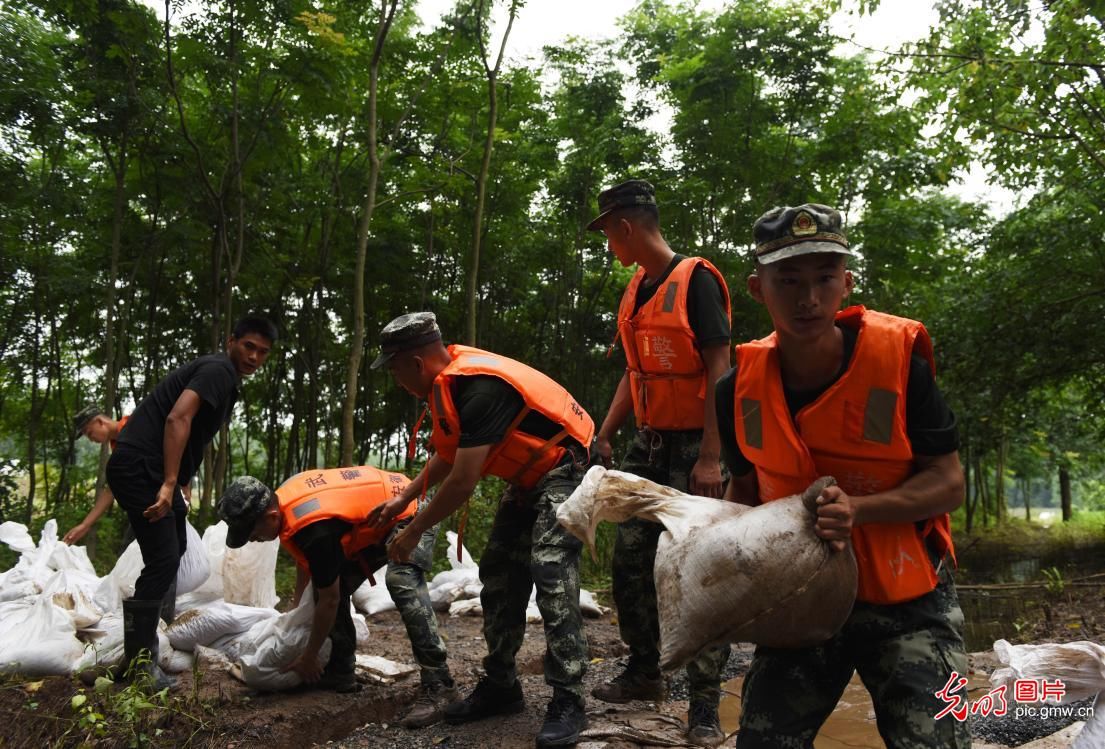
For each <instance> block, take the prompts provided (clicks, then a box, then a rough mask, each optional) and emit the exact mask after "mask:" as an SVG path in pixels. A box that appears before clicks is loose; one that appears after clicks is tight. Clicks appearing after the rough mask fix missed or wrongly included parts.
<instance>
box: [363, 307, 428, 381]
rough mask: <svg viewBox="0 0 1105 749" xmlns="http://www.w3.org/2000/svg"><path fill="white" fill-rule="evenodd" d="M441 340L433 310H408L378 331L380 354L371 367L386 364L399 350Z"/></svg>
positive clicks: (406, 349)
mask: <svg viewBox="0 0 1105 749" xmlns="http://www.w3.org/2000/svg"><path fill="white" fill-rule="evenodd" d="M440 340H441V328H439V327H438V326H437V317H436V316H435V315H434V313H433V312H410V313H407V314H405V315H400V316H399V317H397V318H395V319H394V320H392V321H391V322H389V323H388V324H387V325H385V326H384V329H383V330H381V331H380V349H381V351H380V355H379V356H377V357H376V361H374V362H372V369H379V368H380V367H382V366H384V365H385V364H387V362H388V360H389V359H391V357H393V356H395V355H396V354H398V353H399V352H400V351H409V350H410V349H413V348H418V347H419V346H425V345H426V344H427V343H433V342H434V341H440Z"/></svg>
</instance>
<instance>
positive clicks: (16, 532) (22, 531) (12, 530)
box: [0, 520, 35, 554]
mask: <svg viewBox="0 0 1105 749" xmlns="http://www.w3.org/2000/svg"><path fill="white" fill-rule="evenodd" d="M0 543H3V544H6V545H7V546H8V548H9V549H11V550H12V551H17V552H19V553H20V554H23V553H26V552H28V551H32V550H33V549H34V548H35V542H34V540H32V539H31V534H30V533H29V532H28V531H27V526H25V525H23V523H16V522H15V521H13V520H7V521H5V522H3V523H0Z"/></svg>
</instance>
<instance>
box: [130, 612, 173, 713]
mask: <svg viewBox="0 0 1105 749" xmlns="http://www.w3.org/2000/svg"><path fill="white" fill-rule="evenodd" d="M161 605H162V601H159V600H152V601H146V600H141V599H138V598H124V599H123V663H124V664H125V669H126V670H125V672H124V676H125V675H126V674H129V675H130V678H131V679H132V680H133V679H135V678H137V677H138V674H139V673H145V674H147V675H148V677H149V683H150V689H151V691H154V692H160V691H161V690H162V689H168V688H169V687H173V686H175V685H176V679H174V678H172V677H171V676H168V675H167V674H166V673H165V672H164V671H162V670H161V667H160V666H158V665H157V654H158V643H157V620H158V618H159V616H160V614H161ZM143 651H145V652H143ZM139 656H143V658H142V659H141V662H139V660H140V659H139ZM147 658H148V660H147Z"/></svg>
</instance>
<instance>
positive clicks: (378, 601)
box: [352, 565, 395, 616]
mask: <svg viewBox="0 0 1105 749" xmlns="http://www.w3.org/2000/svg"><path fill="white" fill-rule="evenodd" d="M387 571H388V568H387V565H384V566H383V567H381V568H380V569H378V570H376V571H375V572H374V573H372V577H373V578H374V579H375V580H376V584H375V585H373V584H372V581H371V580H365V581H364V582H363V583H362V584H361V587H359V588H357V589H356V590H355V591H353V597H352V598H353V605H354V606H356V607H357V610H358V611H363V612H364V613H365V614H367V615H368V616H372V615H373V614H379V613H380V612H382V611H391V610H392V609H394V608H395V601H393V600H391V593H389V592H388V586H387V585H386V584H385V583H384V577H385V576H386V575H387Z"/></svg>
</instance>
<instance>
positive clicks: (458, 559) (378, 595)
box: [353, 531, 610, 623]
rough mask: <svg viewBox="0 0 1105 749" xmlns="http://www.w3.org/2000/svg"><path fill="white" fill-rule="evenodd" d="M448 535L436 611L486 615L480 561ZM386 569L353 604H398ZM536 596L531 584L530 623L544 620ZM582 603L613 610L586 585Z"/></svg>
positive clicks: (587, 611)
mask: <svg viewBox="0 0 1105 749" xmlns="http://www.w3.org/2000/svg"><path fill="white" fill-rule="evenodd" d="M445 536H446V538H447V539H448V541H449V551H448V559H449V566H450V569H447V570H443V571H441V572H439V573H437V574H436V575H434V576H433V578H431V579H430V580H428V581H427V583H426V587H427V588H428V589H429V593H430V603H431V605H433V607H434V611H448V612H449V616H483V605H482V604H481V603H480V593H481V592H482V591H483V583H482V582H480V567H479V564H478V563H477V562H476V560H475V559H473V558H472V554H471V553H470V552H469V551H468V549H467V548H465V547H464V546H463V545H460V554H458V553H457V547H458V544H459V539H458V538H457V534H456V533H454V532H453V531H446V534H445ZM386 573H387V566H386V565H385V566H384V567H381V568H380V569H378V570H376V572H374V573H373V577H374V578H375V580H376V582H377V584H376V585H373V584H372V583H371V581H369V580H366V581H365V582H364V584H363V585H361V587H359V588H357V590H356V591H355V592H354V593H353V604H354V606H356V608H357V609H358V610H360V611H363V612H364V613H365V614H367V615H369V616H371V615H373V614H378V613H380V612H381V611H390V610H391V609H394V608H395V603H394V601H392V600H391V595H390V594H389V593H388V591H387V586H386V585H385V584H384V575H385V574H386ZM536 596H537V589H536V588H531V589H530V597H529V605H528V606H527V608H526V621H528V622H531V623H536V622H540V621H541V612H540V611H539V610H538V608H537V600H536ZM579 605H580V610H581V611H582V612H583V615H584V616H590V617H598V616H602V615H604V614H606V613H608V612H609V611H610V610H609V609H608V608H606V607H604V606H600V605H599V603H598V601H596V600H595V596H594V594H593V593H591V592H590V591H587V590H583V589H580V591H579Z"/></svg>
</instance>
